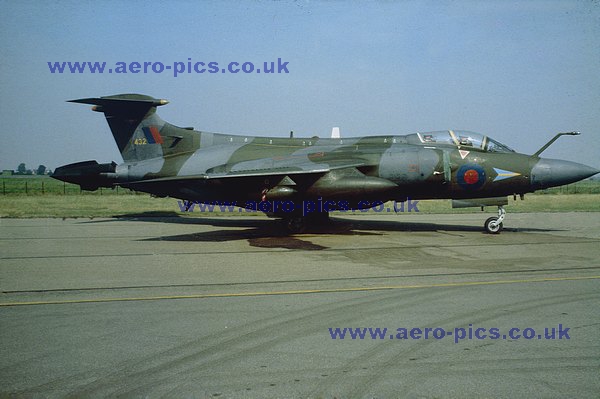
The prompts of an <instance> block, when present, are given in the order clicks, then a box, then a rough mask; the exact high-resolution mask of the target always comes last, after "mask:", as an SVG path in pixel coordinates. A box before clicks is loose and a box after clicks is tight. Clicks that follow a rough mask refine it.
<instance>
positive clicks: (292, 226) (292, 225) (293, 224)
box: [285, 216, 306, 234]
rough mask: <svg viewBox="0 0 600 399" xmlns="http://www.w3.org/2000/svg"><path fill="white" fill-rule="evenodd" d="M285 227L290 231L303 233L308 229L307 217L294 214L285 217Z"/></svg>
mask: <svg viewBox="0 0 600 399" xmlns="http://www.w3.org/2000/svg"><path fill="white" fill-rule="evenodd" d="M285 227H286V229H287V231H288V232H290V233H292V234H295V233H302V232H303V231H304V230H306V218H305V217H303V216H294V217H291V218H289V219H285Z"/></svg>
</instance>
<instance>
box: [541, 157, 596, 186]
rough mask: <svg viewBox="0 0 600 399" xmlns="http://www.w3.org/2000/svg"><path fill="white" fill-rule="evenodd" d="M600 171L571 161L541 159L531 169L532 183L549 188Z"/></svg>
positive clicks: (572, 181) (581, 178)
mask: <svg viewBox="0 0 600 399" xmlns="http://www.w3.org/2000/svg"><path fill="white" fill-rule="evenodd" d="M596 173H600V170H598V169H595V168H592V167H590V166H587V165H583V164H580V163H576V162H571V161H562V160H560V159H540V160H539V161H538V162H537V163H536V164H535V166H534V167H533V168H532V169H531V184H532V185H533V186H534V187H535V188H536V189H539V188H548V187H556V186H562V185H564V184H569V183H574V182H576V181H579V180H583V179H585V178H587V177H590V176H593V175H595V174H596Z"/></svg>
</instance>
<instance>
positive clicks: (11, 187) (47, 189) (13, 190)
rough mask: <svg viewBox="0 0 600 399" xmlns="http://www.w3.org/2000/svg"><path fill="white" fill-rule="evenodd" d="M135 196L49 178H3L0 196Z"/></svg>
mask: <svg viewBox="0 0 600 399" xmlns="http://www.w3.org/2000/svg"><path fill="white" fill-rule="evenodd" d="M46 194H53V195H56V194H58V195H135V194H136V192H135V191H132V190H129V189H126V188H123V187H115V188H106V187H100V188H99V189H98V190H96V191H86V190H82V189H81V188H80V187H79V186H78V185H77V184H71V183H66V182H62V181H59V180H55V179H51V178H50V177H46V176H44V177H41V176H32V177H21V176H15V177H3V178H2V195H46Z"/></svg>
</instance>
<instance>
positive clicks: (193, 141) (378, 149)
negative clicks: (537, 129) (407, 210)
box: [52, 94, 600, 233]
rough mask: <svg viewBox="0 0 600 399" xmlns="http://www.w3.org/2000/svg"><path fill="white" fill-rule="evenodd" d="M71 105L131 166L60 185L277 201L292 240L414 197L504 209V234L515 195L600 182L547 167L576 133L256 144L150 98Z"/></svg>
mask: <svg viewBox="0 0 600 399" xmlns="http://www.w3.org/2000/svg"><path fill="white" fill-rule="evenodd" d="M71 102H75V103H84V104H92V105H94V107H93V108H92V109H93V110H94V111H98V112H102V113H104V115H105V117H106V120H107V121H108V124H109V126H110V129H111V131H112V134H113V136H114V139H115V141H116V143H117V146H118V147H119V151H120V152H121V154H122V156H123V160H124V162H123V163H122V164H119V165H117V164H116V163H115V162H111V163H104V164H98V162H96V161H85V162H78V163H74V164H70V165H65V166H61V167H59V168H57V169H56V170H55V172H54V175H53V176H52V177H54V178H56V179H59V180H63V181H66V182H70V183H75V184H79V185H80V186H81V188H82V189H84V190H96V189H98V188H99V187H116V186H121V187H127V188H130V189H132V190H136V191H143V192H147V193H150V194H153V195H155V196H160V197H165V196H170V197H174V198H179V199H183V200H188V201H192V202H194V203H196V202H198V203H216V202H220V203H228V204H231V203H235V204H237V205H238V206H241V207H246V206H247V204H256V203H261V204H263V203H268V206H267V207H266V209H267V210H268V213H269V214H271V216H275V217H281V218H283V219H284V220H285V224H286V226H287V228H288V229H289V230H290V231H292V232H297V231H302V230H303V228H304V227H305V226H306V224H307V223H309V222H311V221H318V220H322V219H326V218H327V217H328V214H329V213H328V212H329V211H332V210H335V209H341V210H351V209H362V208H371V207H373V206H374V205H377V204H381V203H382V202H385V201H391V200H395V201H406V199H407V198H410V199H414V200H418V199H452V200H454V201H453V206H454V207H463V206H476V207H483V206H490V205H491V206H498V216H497V217H491V218H489V219H487V220H486V222H485V229H486V230H487V231H488V232H489V233H498V232H500V230H501V229H502V223H503V220H504V218H505V210H504V205H506V204H507V203H508V200H507V196H509V195H514V196H516V195H520V196H521V197H522V196H523V195H524V194H525V193H529V192H533V191H535V190H539V189H545V188H548V187H554V186H560V185H563V184H568V183H573V182H576V181H579V180H582V179H585V178H587V177H589V176H592V175H594V174H596V173H598V172H600V171H599V170H596V169H594V168H591V167H589V166H585V165H582V164H578V163H574V162H569V161H562V160H556V159H545V158H540V154H541V153H542V152H543V151H544V150H545V149H546V148H548V146H549V145H550V144H552V143H553V142H554V141H555V140H556V139H557V138H558V137H559V136H560V135H564V134H569V135H575V134H578V133H576V132H571V133H559V134H557V135H556V136H555V137H554V138H553V139H552V140H550V141H549V142H548V143H547V144H546V145H544V146H543V147H542V148H540V149H539V150H538V151H537V152H536V153H535V154H533V155H526V154H519V153H516V152H515V151H513V150H512V149H510V148H509V147H507V146H506V145H504V144H501V143H499V142H498V141H495V140H493V139H492V138H490V137H487V136H484V135H481V134H478V133H473V132H467V131H459V130H446V131H438V132H427V133H413V134H407V135H403V136H394V135H389V136H368V137H349V138H340V137H335V136H337V135H332V136H333V137H332V138H325V139H324V138H318V137H312V138H294V137H291V136H292V135H290V137H289V138H276V137H256V136H243V135H232V134H220V133H209V132H203V131H195V130H193V128H185V127H184V128H181V127H177V126H174V125H171V124H169V123H167V122H165V121H163V120H162V119H161V118H160V117H159V116H158V115H157V113H156V107H158V106H161V105H165V104H167V101H166V100H159V99H156V98H153V97H149V96H145V95H140V94H121V95H114V96H107V97H100V98H83V99H79V100H72V101H71ZM307 202H310V203H311V204H312V206H311V207H307V206H306V203H307ZM315 204H318V206H314V205H315ZM259 209H261V210H263V209H265V207H262V206H261V207H259ZM308 211H309V212H308Z"/></svg>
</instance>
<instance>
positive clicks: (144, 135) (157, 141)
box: [69, 94, 194, 161]
mask: <svg viewBox="0 0 600 399" xmlns="http://www.w3.org/2000/svg"><path fill="white" fill-rule="evenodd" d="M69 102H72V103H81V104H92V105H94V107H93V108H92V110H94V111H97V112H102V113H104V116H105V117H106V121H107V122H108V125H109V126H110V130H111V131H112V134H113V137H114V139H115V142H116V143H117V146H118V147H119V151H120V152H121V155H122V156H123V160H124V161H136V160H143V159H149V158H155V157H160V156H165V155H169V154H173V153H177V152H182V151H185V150H186V149H187V147H190V146H191V144H192V142H193V141H194V140H193V136H194V133H193V132H191V131H189V130H186V129H181V128H178V127H176V126H173V125H170V124H168V123H166V122H165V121H163V120H162V119H161V118H160V117H159V116H158V115H157V114H156V107H159V106H161V105H165V104H168V101H167V100H160V99H156V98H153V97H150V96H145V95H141V94H119V95H114V96H107V97H95V98H82V99H78V100H70V101H69Z"/></svg>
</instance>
